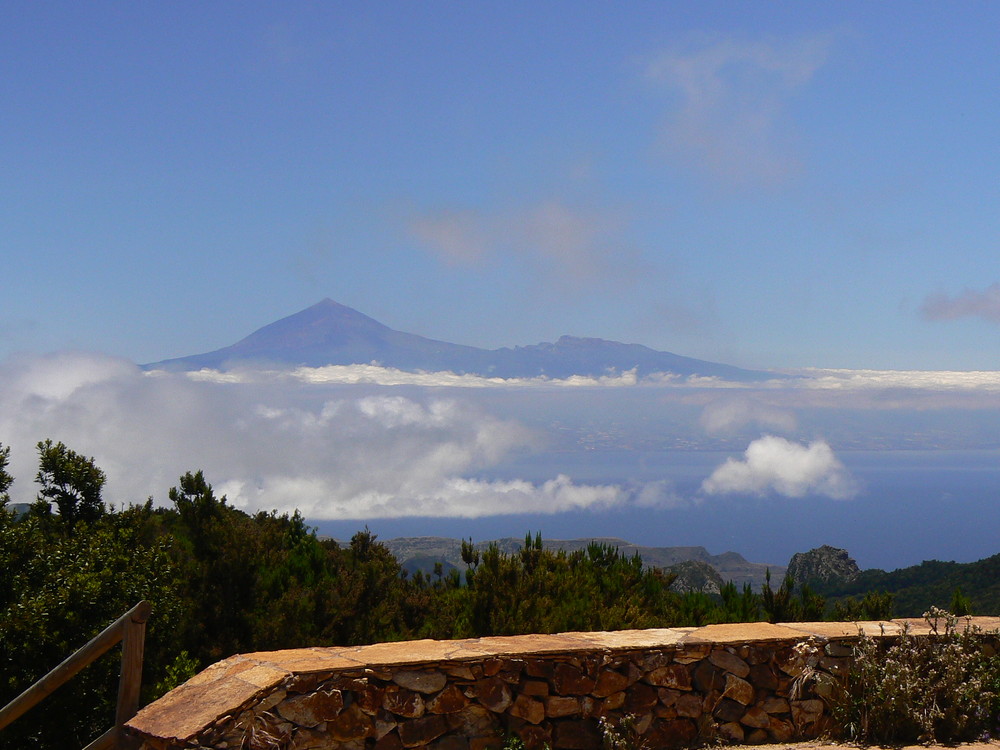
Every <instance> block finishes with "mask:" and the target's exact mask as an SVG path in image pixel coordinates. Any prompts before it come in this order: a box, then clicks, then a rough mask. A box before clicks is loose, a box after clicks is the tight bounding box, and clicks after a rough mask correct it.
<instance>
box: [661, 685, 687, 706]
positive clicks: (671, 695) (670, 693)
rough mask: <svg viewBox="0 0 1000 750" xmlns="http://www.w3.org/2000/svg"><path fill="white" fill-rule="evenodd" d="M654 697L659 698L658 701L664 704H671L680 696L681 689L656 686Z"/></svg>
mask: <svg viewBox="0 0 1000 750" xmlns="http://www.w3.org/2000/svg"><path fill="white" fill-rule="evenodd" d="M656 697H657V698H659V699H660V703H662V704H663V705H664V706H672V705H674V704H675V703H676V702H677V699H678V698H680V697H681V691H680V690H671V689H670V688H657V690H656Z"/></svg>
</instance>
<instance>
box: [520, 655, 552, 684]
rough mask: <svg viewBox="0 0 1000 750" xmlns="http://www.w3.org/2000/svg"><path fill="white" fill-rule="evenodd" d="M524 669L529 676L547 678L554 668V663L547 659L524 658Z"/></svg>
mask: <svg viewBox="0 0 1000 750" xmlns="http://www.w3.org/2000/svg"><path fill="white" fill-rule="evenodd" d="M524 669H525V671H526V672H527V673H528V676H529V677H543V678H546V679H547V678H549V677H551V676H552V671H553V669H555V664H554V663H553V662H551V661H548V660H547V659H525V660H524Z"/></svg>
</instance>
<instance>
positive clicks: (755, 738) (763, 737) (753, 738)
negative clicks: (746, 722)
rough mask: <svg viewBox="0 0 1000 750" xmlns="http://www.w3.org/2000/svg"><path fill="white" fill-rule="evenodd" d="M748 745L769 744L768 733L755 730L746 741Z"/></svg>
mask: <svg viewBox="0 0 1000 750" xmlns="http://www.w3.org/2000/svg"><path fill="white" fill-rule="evenodd" d="M744 742H746V743H747V744H748V745H763V744H764V743H765V742H767V732H766V731H764V730H763V729H754V730H753V731H751V732H750V734H748V735H747V736H746V738H745V739H744Z"/></svg>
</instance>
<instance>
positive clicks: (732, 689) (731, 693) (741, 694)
mask: <svg viewBox="0 0 1000 750" xmlns="http://www.w3.org/2000/svg"><path fill="white" fill-rule="evenodd" d="M722 697H723V698H730V699H732V700H734V701H736V702H737V703H742V704H743V705H744V706H749V705H750V704H751V703H753V699H754V689H753V685H751V684H750V683H749V682H747V681H746V680H741V679H740V678H739V677H737V676H736V675H735V674H727V675H726V689H725V690H723V691H722Z"/></svg>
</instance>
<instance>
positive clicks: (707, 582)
mask: <svg viewBox="0 0 1000 750" xmlns="http://www.w3.org/2000/svg"><path fill="white" fill-rule="evenodd" d="M666 570H667V572H668V573H673V574H674V575H676V576H677V578H676V579H675V580H674V582H673V583H672V584H671V585H670V588H672V589H673V590H674V591H677V592H678V593H681V594H686V593H687V592H688V591H700V592H702V593H703V594H718V593H719V592H720V591H722V587H723V585H724V584H725V581H723V580H722V576H720V575H719V573H718V571H716V569H715V568H713V567H712V566H711V565H709V564H708V563H707V562H704V561H702V560H685V561H684V562H679V563H677V564H676V565H671V566H670V567H669V568H667V569H666Z"/></svg>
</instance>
